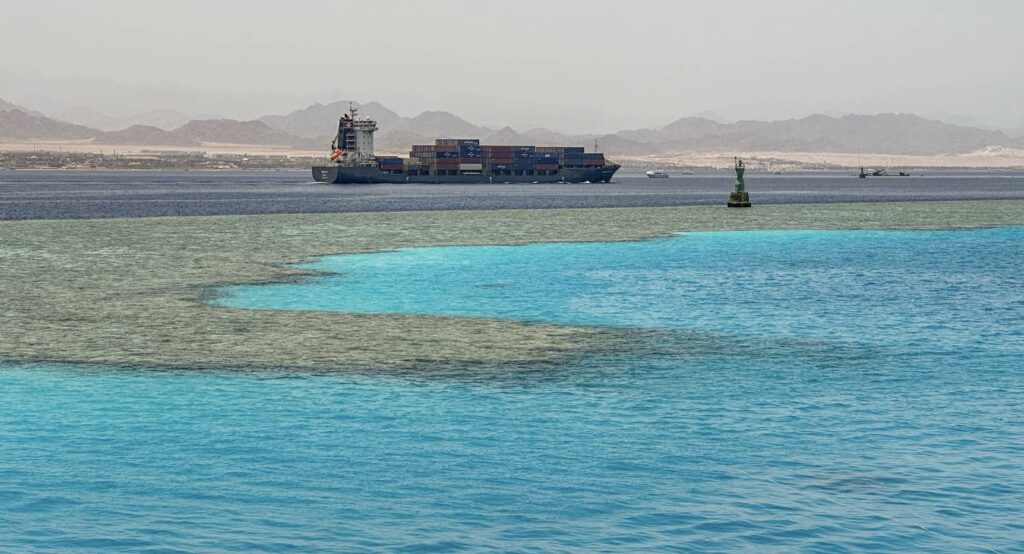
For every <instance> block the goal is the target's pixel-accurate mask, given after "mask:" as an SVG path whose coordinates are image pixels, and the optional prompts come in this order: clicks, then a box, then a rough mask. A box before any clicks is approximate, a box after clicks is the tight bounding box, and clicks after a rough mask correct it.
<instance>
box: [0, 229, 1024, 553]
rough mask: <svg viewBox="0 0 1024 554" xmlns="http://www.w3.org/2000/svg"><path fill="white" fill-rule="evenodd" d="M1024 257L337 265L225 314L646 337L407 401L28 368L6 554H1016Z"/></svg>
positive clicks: (569, 258) (781, 243)
mask: <svg viewBox="0 0 1024 554" xmlns="http://www.w3.org/2000/svg"><path fill="white" fill-rule="evenodd" d="M1021 244H1024V227H1011V228H998V229H982V230H953V231H764V232H723V233H687V234H682V235H678V236H675V237H671V238H666V239H658V240H652V241H644V242H626V243H593V244H537V245H530V246H517V247H456V248H422V249H410V250H400V251H396V252H387V253H380V254H359V255H348V256H335V257H326V258H322V259H320V260H318V261H316V262H315V263H313V264H312V266H313V267H316V268H319V269H324V270H328V271H331V272H334V273H332V274H329V275H326V276H323V277H317V278H315V279H312V280H309V281H305V282H301V283H290V284H280V285H267V286H255V287H253V286H250V287H236V288H229V289H226V290H225V293H226V294H227V295H226V296H224V297H223V298H222V299H221V300H220V301H219V302H221V303H222V304H226V305H231V306H239V307H247V308H253V309H303V310H340V311H349V312H364V313H380V312H387V313H390V312H397V313H413V314H431V315H455V316H470V317H487V318H505V319H515V320H523V321H533V322H547V323H556V324H568V325H597V326H603V327H611V328H614V329H615V330H616V332H621V333H624V336H630V337H634V338H633V340H631V341H628V342H625V343H622V344H620V347H619V349H618V350H615V351H606V352H601V353H591V354H587V355H583V356H580V357H576V358H572V359H570V360H566V361H564V362H562V363H554V364H524V363H516V364H508V365H505V366H495V367H466V368H451V367H446V368H444V370H443V371H442V370H432V369H430V368H426V367H425V368H423V369H424V371H422V372H419V371H416V370H415V368H413V369H412V370H411V371H408V372H405V373H391V374H375V373H374V372H373V371H371V370H365V371H355V372H349V373H343V374H329V375H324V374H304V373H294V372H292V373H247V372H244V371H237V372H230V371H223V372H208V371H207V372H189V371H159V370H139V369H128V368H108V367H72V366H60V365H48V364H47V365H44V364H32V365H16V364H7V365H5V366H3V371H0V551H11V552H31V551H54V552H65V551H73V552H90V551H134V552H158V551H159V552H195V551H217V552H252V551H280V552H296V551H299V552H338V551H381V550H408V551H451V550H498V551H538V550H555V551H559V550H562V551H564V550H573V551H586V552H590V551H601V550H617V551H656V550H666V551H668V550H674V551H743V550H745V551H754V552H766V551H769V552H770V551H777V552H793V551H810V552H814V551H820V552H844V551H865V550H866V551H892V552H920V551H944V552H992V551H996V552H1009V551H1020V550H1022V549H1024V410H1022V409H1021V406H1022V404H1024V256H1022V254H1024V249H1022V247H1021ZM338 332H339V333H344V332H345V330H344V329H338Z"/></svg>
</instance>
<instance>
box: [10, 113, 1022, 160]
mask: <svg viewBox="0 0 1024 554" xmlns="http://www.w3.org/2000/svg"><path fill="white" fill-rule="evenodd" d="M352 104H353V105H355V106H357V107H358V108H359V110H360V115H362V116H366V117H370V118H372V119H374V120H376V121H377V122H378V126H379V128H380V131H379V132H378V134H377V145H378V150H380V151H382V152H402V151H405V150H408V149H409V146H410V145H412V144H419V143H430V142H432V141H433V139H435V138H441V137H449V138H452V137H470V138H476V137H479V138H481V139H482V140H483V141H484V142H485V143H487V144H499V145H514V144H537V145H572V144H575V145H586V146H588V147H592V145H593V144H594V142H595V141H596V142H597V143H598V145H599V148H600V149H601V150H602V151H604V152H606V153H608V154H612V155H615V154H618V155H646V154H671V153H680V152H728V151H744V152H759V151H764V152H835V153H853V152H864V153H881V154H919V155H941V154H963V153H969V152H973V151H977V150H979V149H984V148H986V147H1008V148H1024V138H1020V137H1011V136H1008V135H1007V134H1006V133H1004V132H1002V131H993V130H986V129H979V128H974V127H967V126H960V125H954V124H949V123H944V122H941V121H935V120H928V119H924V118H922V117H918V116H916V115H911V114H878V115H843V116H838V117H834V116H827V115H821V114H815V115H811V116H808V117H804V118H800V119H789V120H783V121H737V122H733V123H722V122H718V121H715V120H713V119H709V118H704V117H683V118H680V119H677V120H675V121H673V122H671V123H668V124H667V125H664V126H662V127H660V128H653V129H633V130H624V131H619V132H617V133H613V134H606V135H566V134H562V133H559V132H556V131H551V130H548V129H530V130H526V131H517V130H514V129H512V128H510V127H504V128H501V129H492V128H488V127H483V126H478V125H476V124H473V123H471V122H469V121H466V120H465V119H462V118H460V117H458V116H456V115H454V114H452V113H449V112H444V111H426V112H423V113H421V114H419V115H416V116H414V117H406V116H402V115H400V114H398V113H396V112H395V111H393V110H391V109H389V108H387V107H386V106H384V105H382V104H380V103H377V102H369V103H366V104H361V105H360V104H357V103H352ZM349 105H350V103H349V102H347V101H340V102H334V103H331V104H326V105H325V104H313V105H310V106H308V107H306V108H302V109H299V110H296V111H293V112H291V113H288V114H285V115H267V116H263V117H261V118H259V119H255V120H250V121H238V120H233V119H210V118H197V119H193V118H191V117H189V116H188V115H186V114H182V113H179V112H174V111H171V110H154V111H150V112H145V113H142V114H139V115H138V116H135V117H131V118H111V117H108V116H105V115H104V114H102V113H101V112H99V111H97V110H94V109H91V108H76V109H74V110H65V111H62V112H60V113H59V114H54V115H53V117H49V116H47V115H44V114H42V113H39V112H34V111H32V110H29V109H27V108H24V107H21V106H17V105H14V104H11V103H9V102H5V101H3V100H0V140H8V141H92V142H93V143H95V144H114V145H145V146H174V147H197V148H198V147H201V146H202V145H204V144H241V145H259V146H274V147H282V148H292V149H302V150H326V148H327V145H328V144H329V143H330V137H331V136H332V135H333V133H334V130H335V125H336V121H337V118H338V116H339V115H341V114H343V113H345V112H347V111H348V109H349Z"/></svg>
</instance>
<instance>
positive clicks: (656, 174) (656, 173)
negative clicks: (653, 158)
mask: <svg viewBox="0 0 1024 554" xmlns="http://www.w3.org/2000/svg"><path fill="white" fill-rule="evenodd" d="M647 176H648V177H650V178H651V179H668V173H665V172H664V171H661V170H659V169H655V170H653V171H648V172H647Z"/></svg>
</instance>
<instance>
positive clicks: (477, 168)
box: [459, 164, 484, 171]
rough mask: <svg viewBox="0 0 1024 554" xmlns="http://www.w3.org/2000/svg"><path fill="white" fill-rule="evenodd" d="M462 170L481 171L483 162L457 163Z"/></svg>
mask: <svg viewBox="0 0 1024 554" xmlns="http://www.w3.org/2000/svg"><path fill="white" fill-rule="evenodd" d="M459 169H460V170H462V171H483V169H484V164H459Z"/></svg>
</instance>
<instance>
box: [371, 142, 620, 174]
mask: <svg viewBox="0 0 1024 554" xmlns="http://www.w3.org/2000/svg"><path fill="white" fill-rule="evenodd" d="M409 157H410V162H411V163H414V164H422V165H423V166H425V167H427V168H429V170H430V171H431V172H432V173H437V174H441V175H444V174H456V173H470V174H471V173H475V172H479V171H483V170H484V169H487V170H488V171H490V172H491V173H494V174H497V175H512V174H519V175H523V174H528V175H532V174H534V173H535V172H536V173H537V174H542V175H550V174H557V173H558V171H559V170H560V169H561V168H562V167H573V168H582V167H598V166H602V165H604V164H605V160H604V154H593V153H586V152H584V150H583V147H581V146H565V147H562V146H491V145H484V146H482V145H481V144H480V141H479V140H478V139H437V140H436V141H435V142H434V144H432V145H415V146H413V147H412V150H411V151H410V152H409ZM383 160H388V164H391V163H393V162H390V161H389V160H390V158H382V162H381V163H382V165H381V167H382V169H383V168H384V165H383V164H384V161H383ZM389 167H390V165H389Z"/></svg>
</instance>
